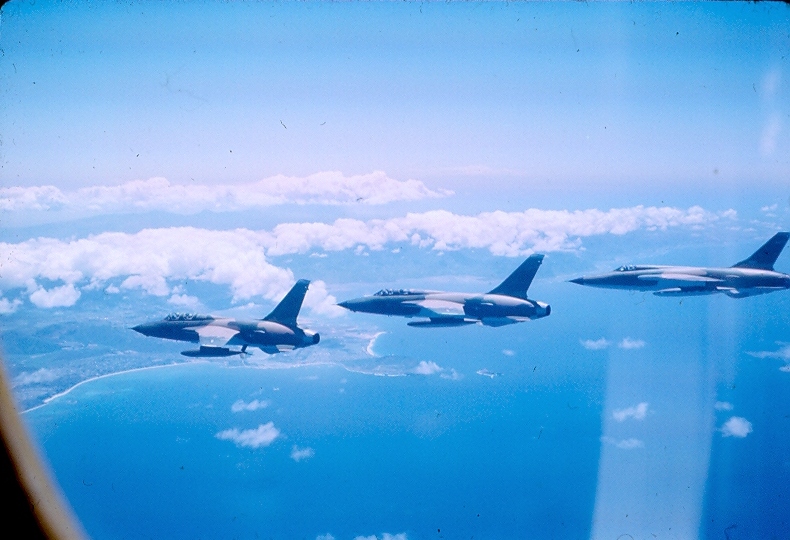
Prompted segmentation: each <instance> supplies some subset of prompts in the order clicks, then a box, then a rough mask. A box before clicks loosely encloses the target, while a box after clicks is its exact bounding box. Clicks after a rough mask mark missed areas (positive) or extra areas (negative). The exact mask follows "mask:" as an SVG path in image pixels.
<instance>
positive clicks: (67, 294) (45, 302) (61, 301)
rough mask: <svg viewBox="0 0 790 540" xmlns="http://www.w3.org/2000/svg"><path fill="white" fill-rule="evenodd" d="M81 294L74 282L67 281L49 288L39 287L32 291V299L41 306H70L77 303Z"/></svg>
mask: <svg viewBox="0 0 790 540" xmlns="http://www.w3.org/2000/svg"><path fill="white" fill-rule="evenodd" d="M81 294H82V293H80V291H78V290H77V289H76V288H74V284H72V283H67V284H65V285H61V286H60V287H54V288H52V289H49V290H47V289H45V288H44V287H38V288H37V289H36V290H35V291H33V292H32V293H30V301H31V302H32V303H33V304H35V305H36V306H38V307H40V308H53V307H68V306H73V305H74V304H76V303H77V300H79V298H80V295H81Z"/></svg>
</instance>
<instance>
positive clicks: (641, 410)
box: [612, 401, 648, 422]
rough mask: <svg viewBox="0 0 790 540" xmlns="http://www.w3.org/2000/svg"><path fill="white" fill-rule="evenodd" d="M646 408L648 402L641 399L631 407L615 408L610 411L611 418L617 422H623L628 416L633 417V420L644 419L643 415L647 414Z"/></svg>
mask: <svg viewBox="0 0 790 540" xmlns="http://www.w3.org/2000/svg"><path fill="white" fill-rule="evenodd" d="M647 410H648V404H647V402H646V401H643V402H642V403H639V404H638V405H634V406H633V407H628V408H626V409H617V410H615V411H614V412H612V418H614V419H615V420H616V421H618V422H625V421H626V420H628V419H629V418H633V419H634V420H644V419H645V416H647Z"/></svg>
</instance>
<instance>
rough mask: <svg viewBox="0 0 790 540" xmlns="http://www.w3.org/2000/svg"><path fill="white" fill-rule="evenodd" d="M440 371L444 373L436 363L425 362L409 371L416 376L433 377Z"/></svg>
mask: <svg viewBox="0 0 790 540" xmlns="http://www.w3.org/2000/svg"><path fill="white" fill-rule="evenodd" d="M442 371H444V368H442V367H439V364H437V363H436V362H426V361H425V360H421V361H420V363H419V364H417V367H415V368H414V369H412V370H411V372H412V373H415V374H417V375H433V374H434V373H441V372H442Z"/></svg>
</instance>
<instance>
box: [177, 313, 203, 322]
mask: <svg viewBox="0 0 790 540" xmlns="http://www.w3.org/2000/svg"><path fill="white" fill-rule="evenodd" d="M211 319H213V317H211V316H209V315H198V314H196V313H171V314H170V315H168V316H167V317H165V320H166V321H208V320H211Z"/></svg>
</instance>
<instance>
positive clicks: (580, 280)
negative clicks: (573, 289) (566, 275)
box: [570, 277, 584, 285]
mask: <svg viewBox="0 0 790 540" xmlns="http://www.w3.org/2000/svg"><path fill="white" fill-rule="evenodd" d="M570 283H576V284H578V285H584V278H583V277H577V278H576V279H571V280H570Z"/></svg>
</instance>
